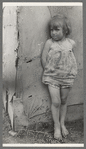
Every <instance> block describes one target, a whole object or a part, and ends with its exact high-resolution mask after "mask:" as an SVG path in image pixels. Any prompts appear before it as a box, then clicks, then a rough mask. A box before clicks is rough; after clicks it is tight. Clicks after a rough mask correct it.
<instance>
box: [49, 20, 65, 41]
mask: <svg viewBox="0 0 86 149" xmlns="http://www.w3.org/2000/svg"><path fill="white" fill-rule="evenodd" d="M50 34H51V37H52V39H53V40H55V41H60V40H63V39H64V38H65V36H64V33H63V27H62V25H60V24H59V23H58V22H53V23H51V26H50Z"/></svg>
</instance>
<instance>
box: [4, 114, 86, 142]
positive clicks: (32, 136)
mask: <svg viewBox="0 0 86 149" xmlns="http://www.w3.org/2000/svg"><path fill="white" fill-rule="evenodd" d="M83 125H84V122H83V119H80V120H76V121H73V122H66V127H67V129H68V130H69V135H68V136H67V138H63V142H58V141H57V140H56V139H54V138H53V124H52V123H44V124H43V123H40V127H39V129H38V130H37V131H36V129H35V126H33V127H32V128H31V127H30V128H23V129H22V130H20V131H19V132H18V133H17V135H16V136H14V137H13V136H11V135H10V134H9V131H10V130H11V126H10V120H9V117H8V115H7V113H5V112H4V111H3V138H2V141H3V144H18V143H21V144H34V143H38V144H48V143H49V144H57V143H66V144H68V143H73V144H76V143H84V129H83V127H84V126H83Z"/></svg>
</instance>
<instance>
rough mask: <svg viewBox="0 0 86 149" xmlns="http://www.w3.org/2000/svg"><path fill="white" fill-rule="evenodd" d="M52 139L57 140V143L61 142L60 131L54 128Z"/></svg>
mask: <svg viewBox="0 0 86 149" xmlns="http://www.w3.org/2000/svg"><path fill="white" fill-rule="evenodd" d="M54 138H55V139H57V140H58V141H62V135H61V131H60V129H58V128H55V131H54Z"/></svg>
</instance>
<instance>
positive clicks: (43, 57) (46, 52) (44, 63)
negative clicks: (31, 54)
mask: <svg viewBox="0 0 86 149" xmlns="http://www.w3.org/2000/svg"><path fill="white" fill-rule="evenodd" d="M50 45H51V42H50V40H47V41H46V43H45V46H44V48H43V52H42V65H43V68H45V65H46V57H47V54H48V51H49V49H50Z"/></svg>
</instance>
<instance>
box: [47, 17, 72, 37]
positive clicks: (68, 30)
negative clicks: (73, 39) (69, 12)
mask: <svg viewBox="0 0 86 149" xmlns="http://www.w3.org/2000/svg"><path fill="white" fill-rule="evenodd" d="M55 22H58V23H59V24H60V25H61V26H62V27H63V32H64V35H65V36H68V35H70V33H71V32H72V28H71V24H70V21H69V19H68V18H67V17H66V16H64V15H62V14H58V15H56V16H54V17H52V18H51V21H50V22H49V27H51V25H53V26H54V25H55Z"/></svg>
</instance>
